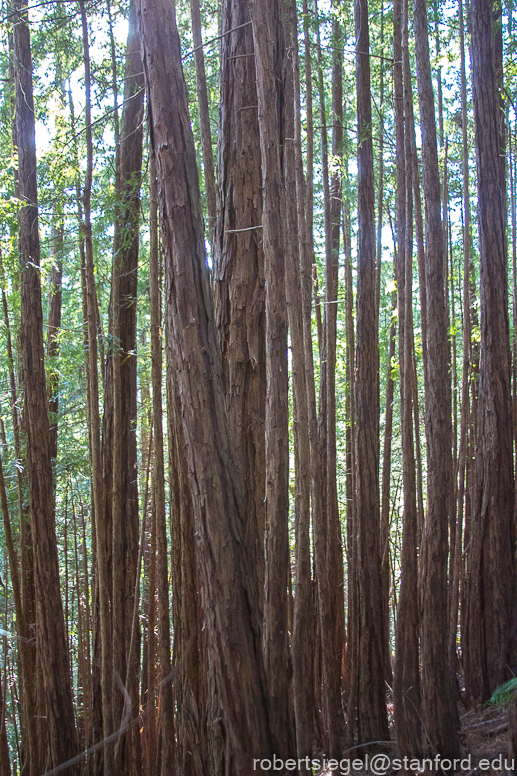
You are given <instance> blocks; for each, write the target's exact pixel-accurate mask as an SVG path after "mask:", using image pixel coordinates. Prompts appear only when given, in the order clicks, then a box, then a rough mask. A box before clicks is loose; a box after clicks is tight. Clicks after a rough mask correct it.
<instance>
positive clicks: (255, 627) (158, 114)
mask: <svg viewBox="0 0 517 776" xmlns="http://www.w3.org/2000/svg"><path fill="white" fill-rule="evenodd" d="M140 23H141V31H142V42H143V49H144V57H143V60H144V71H145V78H146V85H147V90H148V98H149V109H150V117H151V119H150V128H149V130H150V137H151V146H152V148H153V150H154V152H155V154H156V165H157V181H158V198H159V203H160V216H161V230H162V242H163V251H164V262H165V283H166V288H165V304H166V308H165V317H166V321H167V330H166V336H167V339H168V343H169V346H170V347H168V359H169V361H170V366H171V374H172V376H173V378H174V381H175V383H176V388H175V389H174V394H176V391H177V395H178V397H179V405H178V409H179V417H178V420H179V423H180V424H181V428H182V429H183V433H184V437H185V448H184V450H185V453H186V458H187V466H188V484H189V488H190V492H191V495H192V504H193V511H194V519H195V529H196V533H197V538H198V543H197V545H196V547H197V553H198V562H199V568H200V572H201V578H202V593H203V608H204V611H205V612H207V613H208V616H207V619H206V627H207V628H208V631H209V639H211V640H212V641H213V644H214V651H213V654H214V657H215V662H214V665H213V670H214V672H215V675H216V681H217V690H218V693H219V696H220V698H221V703H222V708H223V721H224V725H225V731H226V736H227V753H228V760H229V761H228V765H227V767H228V768H229V769H230V770H231V772H232V773H234V774H236V776H245V774H247V773H249V770H250V765H251V764H252V758H254V757H267V756H268V755H271V754H272V753H273V752H274V751H278V749H276V746H277V744H276V739H277V734H278V733H280V731H275V730H274V729H273V727H272V725H271V723H270V712H269V703H268V695H267V688H266V680H265V671H264V665H263V660H262V652H261V627H260V620H259V611H258V606H257V604H256V601H255V599H254V596H253V583H252V573H251V560H250V559H249V557H248V555H247V553H246V548H245V547H244V543H243V525H244V498H243V482H242V479H241V477H240V474H239V471H238V470H237V468H236V466H235V458H234V455H233V450H232V447H231V440H230V436H229V433H228V424H227V419H226V408H225V400H224V394H223V382H222V375H221V355H220V350H219V347H218V344H217V335H216V328H215V323H214V314H213V305H212V298H211V291H210V285H209V277H208V266H207V263H206V256H205V248H204V234H203V220H202V213H201V196H200V189H199V179H198V172H197V167H196V156H195V149H194V138H193V135H192V129H191V125H190V118H189V115H188V107H187V92H186V85H185V81H184V77H183V73H182V68H181V47H180V39H179V34H178V29H177V25H176V18H175V13H174V11H173V9H171V7H170V5H169V4H168V3H167V2H165V0H143V1H142V2H141V4H140ZM174 394H173V395H174Z"/></svg>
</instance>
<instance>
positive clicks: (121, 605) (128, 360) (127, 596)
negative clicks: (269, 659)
mask: <svg viewBox="0 0 517 776" xmlns="http://www.w3.org/2000/svg"><path fill="white" fill-rule="evenodd" d="M143 106H144V78H143V72H142V60H141V55H140V47H139V35H138V28H137V16H136V3H135V2H133V3H131V5H130V11H129V29H128V39H127V47H126V67H125V77H124V108H123V112H122V128H121V137H120V148H119V152H118V154H117V161H118V170H117V183H118V191H117V194H118V197H119V201H118V202H117V212H116V219H117V223H116V225H115V240H114V246H113V256H114V260H113V294H112V304H113V333H114V337H115V344H114V347H113V357H112V358H113V398H114V407H113V432H112V433H113V436H112V455H113V489H112V617H113V669H114V675H113V680H114V681H115V683H116V684H115V686H114V687H116V685H117V684H118V678H120V679H121V680H122V681H125V678H126V675H127V676H128V678H129V682H130V683H129V685H128V687H126V689H127V691H128V693H129V696H130V698H131V715H132V716H133V717H136V716H138V713H139V703H138V674H139V662H140V661H139V652H140V650H139V649H135V651H134V661H135V662H134V663H133V665H131V666H129V665H128V663H127V661H128V659H129V646H130V641H131V617H130V616H128V614H129V613H130V612H132V611H133V608H134V600H133V598H134V589H135V577H136V573H137V570H136V565H137V556H138V543H139V540H138V474H137V472H138V465H137V445H136V419H137V359H136V297H137V273H138V247H139V215H140V183H141V174H142V138H143ZM106 441H107V440H105V444H106ZM117 675H118V678H117ZM123 707H124V697H123V696H122V695H121V693H120V690H118V689H114V713H115V718H114V723H115V726H116V727H118V726H119V724H120V715H121V714H122V711H123ZM117 751H118V752H120V760H119V764H120V768H121V769H122V771H123V772H124V774H125V775H126V776H133V774H134V776H136V774H137V773H139V771H140V764H139V763H140V758H141V748H140V732H139V731H138V729H137V728H136V727H134V726H133V727H132V728H131V729H130V731H129V732H128V733H127V734H126V735H125V736H124V738H123V740H121V742H120V744H119V743H118V742H117ZM115 767H116V768H117V767H119V766H118V765H117V764H116V766H115Z"/></svg>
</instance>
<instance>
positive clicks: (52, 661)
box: [14, 2, 77, 772]
mask: <svg viewBox="0 0 517 776" xmlns="http://www.w3.org/2000/svg"><path fill="white" fill-rule="evenodd" d="M16 10H17V15H16V24H15V27H14V55H15V75H16V135H17V141H18V170H19V178H18V186H19V188H18V196H19V198H20V201H21V202H22V203H23V204H22V206H21V207H20V210H19V211H18V221H19V228H20V231H19V251H20V286H21V328H20V344H21V354H22V376H23V390H24V424H25V433H26V440H27V473H28V486H29V511H30V518H31V530H32V546H33V553H34V580H35V592H36V629H37V631H36V632H37V638H38V642H37V643H38V653H39V654H38V662H39V666H40V670H41V674H42V679H43V688H44V694H45V697H44V704H45V709H46V717H47V720H46V722H47V731H48V737H49V746H50V762H51V765H52V767H56V766H58V765H61V764H62V763H63V762H66V760H68V759H70V758H71V757H74V756H75V755H76V754H77V735H76V730H75V721H74V720H75V718H74V708H73V700H72V681H71V676H70V662H69V655H68V645H67V637H66V627H65V619H64V613H63V602H62V600H61V590H60V580H59V560H58V554H57V538H56V527H55V511H54V493H53V480H52V462H51V457H50V429H49V421H48V405H47V387H46V379H45V363H44V344H43V311H42V303H41V285H40V272H39V264H40V242H39V232H38V187H37V178H36V141H35V116H34V99H33V89H32V56H31V42H30V32H29V26H28V20H27V10H26V4H24V3H23V2H21V3H18V4H17V7H16ZM71 772H73V771H72V770H71Z"/></svg>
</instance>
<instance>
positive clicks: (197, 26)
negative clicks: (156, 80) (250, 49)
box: [190, 0, 224, 252]
mask: <svg viewBox="0 0 517 776" xmlns="http://www.w3.org/2000/svg"><path fill="white" fill-rule="evenodd" d="M190 18H191V19H192V39H193V42H194V51H195V53H194V57H195V60H196V83H197V99H198V106H199V123H200V127H201V147H202V150H203V175H204V180H205V195H206V204H207V210H208V234H209V240H210V245H211V247H212V252H213V250H214V239H215V228H216V187H215V172H214V154H213V151H212V131H211V129H210V112H209V106H208V91H207V88H206V73H205V57H204V54H203V39H202V33H201V11H200V9H199V0H190ZM223 32H224V31H223ZM223 40H224V39H223Z"/></svg>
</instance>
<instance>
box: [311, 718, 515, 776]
mask: <svg viewBox="0 0 517 776" xmlns="http://www.w3.org/2000/svg"><path fill="white" fill-rule="evenodd" d="M508 706H509V704H503V705H498V706H495V705H493V704H491V703H490V704H488V705H486V707H485V708H479V709H470V710H469V711H466V710H465V708H464V706H463V705H461V704H460V708H459V713H460V722H461V733H460V747H461V753H462V759H463V762H462V766H463V767H462V770H459V771H457V773H459V774H461V776H513V774H517V761H516V762H515V766H514V769H513V770H512V767H511V764H510V757H509V756H508ZM388 719H389V723H390V738H391V739H392V741H393V750H392V752H391V757H390V759H391V760H392V761H393V758H397V757H398V751H397V749H396V733H395V725H394V720H393V704H392V703H388ZM380 749H383V747H380ZM356 756H357V753H356V752H354V751H352V750H348V752H345V753H344V758H345V760H346V761H347V762H348V759H347V758H350V761H349V762H350V766H348V767H345V768H339V769H336V768H335V767H334V768H330V767H326V768H322V769H320V770H318V771H317V772H316V774H317V776H336V774H340V775H341V774H345V776H366V775H367V774H368V776H372V774H374V776H379V771H377V772H376V771H375V769H372V768H368V769H358V770H354V769H353V767H351V765H352V761H353V760H354V759H355V757H356ZM359 757H361V756H360V755H359ZM345 760H343V761H342V763H344V762H345ZM370 761H371V757H370ZM356 762H358V761H357V760H356ZM363 763H364V759H363ZM467 764H468V768H466V767H465V765H467ZM493 766H495V767H493ZM347 770H348V771H349V773H347ZM404 773H405V772H404V770H401V768H400V767H395V768H393V767H388V768H387V770H386V774H385V776H399V774H404ZM406 773H414V774H415V776H420V771H418V770H415V769H414V768H413V769H410V770H409V771H406ZM428 773H429V775H430V776H433V774H436V776H439V775H440V774H441V771H440V770H438V771H432V772H429V771H428Z"/></svg>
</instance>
